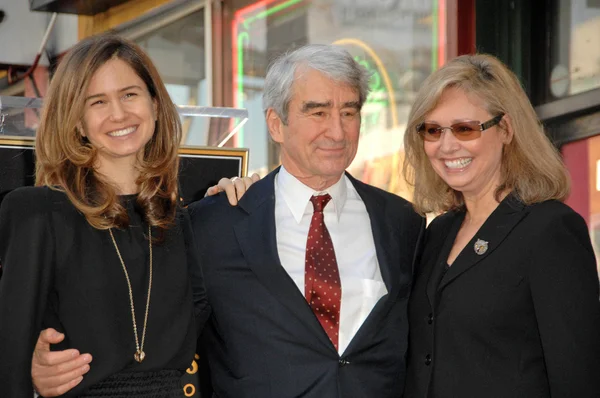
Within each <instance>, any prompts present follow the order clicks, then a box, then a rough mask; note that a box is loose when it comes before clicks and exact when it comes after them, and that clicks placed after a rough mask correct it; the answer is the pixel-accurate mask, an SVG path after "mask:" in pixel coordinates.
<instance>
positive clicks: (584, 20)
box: [549, 0, 600, 100]
mask: <svg viewBox="0 0 600 398" xmlns="http://www.w3.org/2000/svg"><path fill="white" fill-rule="evenodd" d="M557 7H558V9H557V10H556V11H557V12H555V13H554V17H555V20H554V26H555V28H554V31H555V33H554V34H553V35H552V38H551V52H552V57H551V66H550V67H551V70H550V81H549V86H550V87H549V88H550V93H549V94H550V95H551V97H550V98H549V100H554V99H558V98H562V97H565V96H568V95H574V94H579V93H582V92H586V91H589V90H593V89H595V88H600V1H599V0H585V1H584V0H560V1H558V2H557Z"/></svg>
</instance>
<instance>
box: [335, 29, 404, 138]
mask: <svg viewBox="0 0 600 398" xmlns="http://www.w3.org/2000/svg"><path fill="white" fill-rule="evenodd" d="M333 44H336V45H344V44H353V45H355V46H358V47H360V48H362V49H363V50H365V51H366V52H367V54H369V56H370V57H371V58H373V60H374V61H375V64H377V67H378V68H379V70H380V71H381V75H382V76H383V84H384V85H385V88H386V90H387V91H388V94H389V96H390V108H391V115H392V127H397V126H398V114H397V110H396V97H395V96H394V89H393V87H392V81H391V80H390V76H389V75H388V73H387V69H386V68H385V66H384V65H383V62H381V58H379V56H378V55H377V54H376V53H375V51H373V49H372V48H371V47H369V46H368V45H367V43H365V42H364V41H362V40H358V39H351V38H347V39H339V40H336V41H334V42H333Z"/></svg>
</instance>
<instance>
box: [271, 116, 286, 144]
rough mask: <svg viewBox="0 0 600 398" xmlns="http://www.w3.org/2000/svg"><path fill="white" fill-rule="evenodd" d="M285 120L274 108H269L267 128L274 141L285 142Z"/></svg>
mask: <svg viewBox="0 0 600 398" xmlns="http://www.w3.org/2000/svg"><path fill="white" fill-rule="evenodd" d="M283 126H284V124H283V121H282V120H281V118H280V117H279V115H277V113H275V110H274V109H273V108H269V109H267V128H268V129H269V134H270V135H271V138H272V139H273V141H275V142H277V143H279V144H281V143H282V142H283Z"/></svg>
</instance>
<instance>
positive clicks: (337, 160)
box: [267, 69, 360, 189]
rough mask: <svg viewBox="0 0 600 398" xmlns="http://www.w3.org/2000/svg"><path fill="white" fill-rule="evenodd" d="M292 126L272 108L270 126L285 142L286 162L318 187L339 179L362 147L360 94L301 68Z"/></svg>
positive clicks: (291, 110) (292, 104)
mask: <svg viewBox="0 0 600 398" xmlns="http://www.w3.org/2000/svg"><path fill="white" fill-rule="evenodd" d="M295 77H296V79H295V81H294V84H293V86H292V92H293V94H292V99H291V101H290V104H289V109H288V122H287V125H285V124H283V122H282V121H281V119H280V118H279V116H278V115H276V114H275V112H274V111H273V110H272V109H269V111H268V112H267V124H268V126H269V132H270V134H271V137H272V138H273V140H274V141H275V142H277V143H279V144H280V145H281V163H282V165H283V166H284V167H285V168H286V170H287V171H289V172H290V174H292V175H293V176H295V177H296V178H298V179H299V180H300V181H302V182H303V183H304V184H306V185H308V186H310V187H311V188H313V189H324V188H327V187H328V186H331V185H333V184H334V183H335V182H337V181H338V180H339V179H340V177H341V176H342V174H343V173H344V170H346V168H347V167H348V166H349V165H350V163H351V162H352V160H353V159H354V156H355V155H356V150H357V148H358V137H359V133H360V109H359V108H360V104H359V93H358V92H357V91H356V90H354V89H353V88H352V87H350V86H348V85H347V84H345V83H340V82H336V81H334V80H331V79H330V78H328V77H327V76H325V75H323V74H322V73H321V72H318V71H316V70H313V69H299V70H298V71H296V76H295Z"/></svg>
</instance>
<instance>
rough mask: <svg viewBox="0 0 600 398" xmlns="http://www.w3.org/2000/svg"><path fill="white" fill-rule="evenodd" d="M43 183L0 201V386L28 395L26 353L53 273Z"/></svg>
mask: <svg viewBox="0 0 600 398" xmlns="http://www.w3.org/2000/svg"><path fill="white" fill-rule="evenodd" d="M49 206H50V202H49V198H48V197H47V190H46V189H44V188H22V189H17V190H15V191H13V192H11V193H9V194H8V195H7V196H6V197H5V198H4V200H3V201H2V204H1V206H0V261H1V263H2V268H3V275H2V279H0V352H1V353H2V359H1V360H0V391H1V392H2V396H6V397H28V396H31V395H32V391H33V386H32V382H31V356H32V354H33V349H34V347H35V342H36V339H37V337H38V333H39V331H40V329H41V323H42V318H43V314H44V312H45V309H46V298H47V296H48V292H49V289H50V286H51V284H52V278H53V261H54V236H53V232H52V231H53V229H52V225H51V212H50V207H49Z"/></svg>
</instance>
